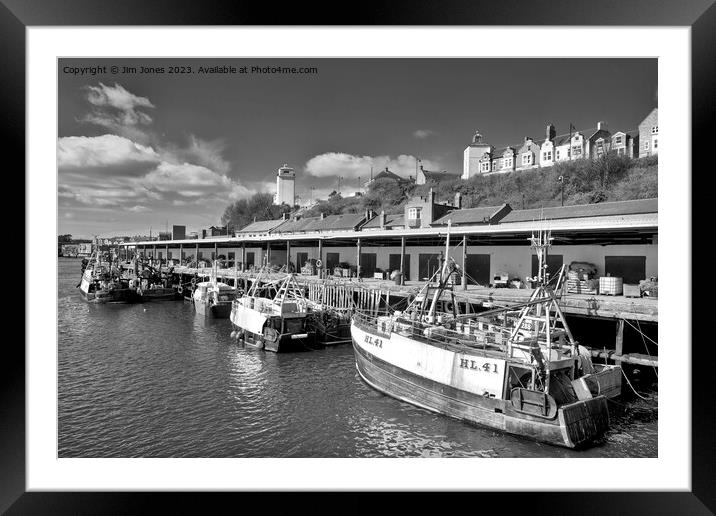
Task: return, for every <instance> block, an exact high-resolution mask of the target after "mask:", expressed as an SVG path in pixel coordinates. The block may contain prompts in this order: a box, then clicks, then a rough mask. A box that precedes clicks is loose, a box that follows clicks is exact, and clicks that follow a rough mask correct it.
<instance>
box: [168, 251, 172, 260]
mask: <svg viewBox="0 0 716 516" xmlns="http://www.w3.org/2000/svg"><path fill="white" fill-rule="evenodd" d="M171 259H172V252H171V251H167V260H171Z"/></svg>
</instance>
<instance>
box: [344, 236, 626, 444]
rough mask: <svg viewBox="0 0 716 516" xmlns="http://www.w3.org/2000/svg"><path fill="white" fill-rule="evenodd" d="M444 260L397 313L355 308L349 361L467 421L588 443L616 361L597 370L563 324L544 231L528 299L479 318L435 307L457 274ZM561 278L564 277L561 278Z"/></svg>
mask: <svg viewBox="0 0 716 516" xmlns="http://www.w3.org/2000/svg"><path fill="white" fill-rule="evenodd" d="M449 233H450V224H448V234H447V244H446V247H445V254H444V256H445V259H444V260H443V264H442V267H441V268H440V269H439V270H438V271H437V272H436V274H435V276H433V278H431V281H429V282H428V283H426V284H425V285H424V286H423V288H422V289H421V291H420V293H419V294H418V295H417V296H416V298H415V299H414V300H413V302H412V303H411V304H410V305H409V306H408V307H407V308H406V309H405V310H404V311H402V312H397V311H396V312H393V313H386V314H385V315H379V316H377V317H375V316H365V314H363V313H361V312H356V314H355V315H354V316H353V319H352V322H351V336H352V341H353V350H354V354H355V359H356V367H357V370H358V373H359V374H360V376H361V377H362V379H363V380H364V381H365V382H366V383H367V384H368V385H370V386H371V387H373V388H375V389H377V390H379V391H381V392H383V393H385V394H387V395H389V396H392V397H394V398H397V399H400V400H402V401H405V402H408V403H411V404H413V405H416V406H419V407H422V408H425V409H428V410H431V411H435V412H438V413H441V414H444V415H447V416H451V417H454V418H458V419H462V420H465V421H468V422H470V423H473V424H477V425H482V426H486V427H489V428H493V429H498V430H502V431H505V432H508V433H511V434H515V435H519V436H523V437H528V438H532V439H535V440H538V441H543V442H547V443H550V444H554V445H559V446H565V447H568V448H576V447H585V446H587V445H588V444H589V443H592V442H593V441H595V440H596V439H598V438H599V437H600V436H602V435H603V434H604V433H605V432H606V430H607V429H608V428H609V411H608V407H607V394H609V395H616V394H618V391H619V390H620V387H621V369H620V368H619V367H617V366H602V367H601V368H599V369H597V368H595V366H594V364H592V362H591V356H590V354H589V352H588V350H586V348H584V347H582V346H579V345H578V343H577V342H576V341H575V340H574V338H573V336H572V333H571V332H570V330H569V327H568V325H567V323H566V321H565V318H564V315H563V313H562V310H561V309H560V306H559V302H558V299H557V297H556V294H555V289H554V288H553V287H552V286H551V285H550V284H549V283H548V282H547V281H546V275H545V270H546V267H545V265H544V264H546V263H547V261H546V255H547V248H548V247H549V246H550V245H551V240H552V238H551V235H550V232H549V231H539V233H538V234H537V236H535V235H533V236H532V238H531V243H532V247H533V248H535V250H536V252H537V256H538V259H539V264H540V267H539V278H538V279H539V286H538V288H536V289H535V291H534V292H533V294H532V296H531V298H530V300H529V301H528V302H526V303H523V304H520V305H515V306H511V307H507V308H499V309H495V310H491V311H489V312H482V313H478V314H474V313H468V314H459V313H457V309H456V306H457V303H454V302H453V303H449V304H451V305H452V307H453V308H452V310H453V311H452V312H451V313H445V312H438V310H437V307H438V304H439V301H440V300H441V298H443V297H444V296H453V300H454V295H455V294H454V292H453V288H452V285H451V284H450V281H451V278H453V273H454V272H458V271H459V267H458V266H457V265H456V264H455V263H454V261H452V260H450V259H449V254H448V252H449V241H450V237H449ZM560 276H561V275H560Z"/></svg>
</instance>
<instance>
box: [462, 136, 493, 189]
mask: <svg viewBox="0 0 716 516" xmlns="http://www.w3.org/2000/svg"><path fill="white" fill-rule="evenodd" d="M492 151H493V147H492V145H490V144H488V143H486V142H484V141H483V136H482V134H480V131H475V135H474V136H473V137H472V143H471V144H470V145H468V146H467V147H466V148H465V151H464V152H463V164H462V178H463V179H470V178H471V177H473V176H475V175H477V174H479V173H480V159H481V158H482V157H483V156H484V155H485V153H486V152H488V153H492Z"/></svg>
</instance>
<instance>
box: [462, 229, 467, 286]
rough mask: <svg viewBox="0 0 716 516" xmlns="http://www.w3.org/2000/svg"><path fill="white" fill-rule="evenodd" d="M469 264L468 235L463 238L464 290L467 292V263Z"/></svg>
mask: <svg viewBox="0 0 716 516" xmlns="http://www.w3.org/2000/svg"><path fill="white" fill-rule="evenodd" d="M466 262H467V235H463V236H462V289H463V290H467V274H466V273H465V263H466Z"/></svg>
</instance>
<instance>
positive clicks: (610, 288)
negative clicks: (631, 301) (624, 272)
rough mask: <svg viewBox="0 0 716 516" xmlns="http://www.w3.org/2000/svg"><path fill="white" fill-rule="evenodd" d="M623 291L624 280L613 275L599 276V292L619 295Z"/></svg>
mask: <svg viewBox="0 0 716 516" xmlns="http://www.w3.org/2000/svg"><path fill="white" fill-rule="evenodd" d="M623 292H624V281H623V280H622V278H617V277H615V276H602V277H601V278H599V293H600V294H601V295H606V296H621V295H622V293H623Z"/></svg>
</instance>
